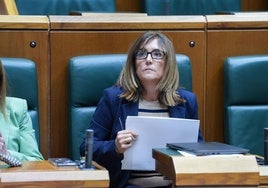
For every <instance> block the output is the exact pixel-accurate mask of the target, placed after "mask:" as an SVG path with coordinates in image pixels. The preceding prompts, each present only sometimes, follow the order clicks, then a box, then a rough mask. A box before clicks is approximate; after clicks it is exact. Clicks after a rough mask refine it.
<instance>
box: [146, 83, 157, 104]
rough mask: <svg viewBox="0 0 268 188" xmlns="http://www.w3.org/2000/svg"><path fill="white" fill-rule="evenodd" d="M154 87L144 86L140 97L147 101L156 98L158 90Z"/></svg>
mask: <svg viewBox="0 0 268 188" xmlns="http://www.w3.org/2000/svg"><path fill="white" fill-rule="evenodd" d="M155 88H156V87H155V86H151V87H147V88H144V91H143V92H142V98H143V99H145V100H147V101H156V100H158V95H159V91H158V90H156V89H155Z"/></svg>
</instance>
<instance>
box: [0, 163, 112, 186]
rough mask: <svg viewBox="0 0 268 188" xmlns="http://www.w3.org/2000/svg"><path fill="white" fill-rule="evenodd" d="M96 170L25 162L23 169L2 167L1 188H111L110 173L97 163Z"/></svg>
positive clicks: (0, 175)
mask: <svg viewBox="0 0 268 188" xmlns="http://www.w3.org/2000/svg"><path fill="white" fill-rule="evenodd" d="M93 164H94V166H95V169H92V170H91V169H90V170H80V169H79V168H77V167H56V166H53V165H52V164H50V163H49V162H48V161H35V162H24V163H23V165H22V167H13V168H6V165H3V164H2V165H0V169H1V173H0V177H1V182H0V187H3V188H4V187H46V188H47V187H49V188H50V187H51V188H61V187H62V188H66V187H68V188H75V187H94V188H101V187H109V174H108V171H107V170H105V169H104V168H103V167H101V166H99V165H98V164H96V163H93Z"/></svg>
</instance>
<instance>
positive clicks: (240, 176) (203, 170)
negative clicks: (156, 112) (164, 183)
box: [153, 148, 268, 187]
mask: <svg viewBox="0 0 268 188" xmlns="http://www.w3.org/2000/svg"><path fill="white" fill-rule="evenodd" d="M153 158H155V160H156V171H158V172H160V173H161V174H163V175H164V176H166V177H167V178H168V179H171V180H172V181H173V184H174V186H175V187H187V186H190V187H200V186H201V187H258V186H259V185H260V184H262V185H268V169H267V168H265V167H262V168H263V169H262V173H259V171H260V169H259V166H258V165H257V162H256V160H255V157H254V156H252V155H248V156H238V155H236V156H234V155H232V156H231V155H230V156H217V157H215V156H214V157H213V156H201V157H183V156H181V155H180V153H179V152H177V151H176V150H171V149H168V148H160V149H153ZM260 175H261V176H260Z"/></svg>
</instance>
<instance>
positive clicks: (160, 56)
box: [151, 50, 165, 59]
mask: <svg viewBox="0 0 268 188" xmlns="http://www.w3.org/2000/svg"><path fill="white" fill-rule="evenodd" d="M151 54H152V58H153V59H163V58H164V55H165V54H164V52H163V51H161V50H153V51H152V52H151Z"/></svg>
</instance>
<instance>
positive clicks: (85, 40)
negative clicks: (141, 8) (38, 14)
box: [50, 16, 205, 157]
mask: <svg viewBox="0 0 268 188" xmlns="http://www.w3.org/2000/svg"><path fill="white" fill-rule="evenodd" d="M74 17H75V18H74ZM74 17H72V18H69V17H51V32H50V44H51V157H57V156H67V155H68V145H67V144H66V143H68V121H67V120H68V114H67V64H68V61H69V59H70V58H71V57H73V56H79V55H89V54H105V53H127V52H128V49H129V47H130V44H131V43H132V42H133V41H134V40H135V39H136V38H137V37H138V36H140V34H141V33H143V32H144V31H146V30H150V29H152V30H160V31H163V32H164V33H165V34H167V35H168V36H169V37H170V38H171V40H172V41H173V43H174V47H175V50H176V52H177V53H183V54H185V55H188V56H189V57H190V59H191V61H192V69H193V91H194V92H195V93H196V94H197V97H198V102H199V114H200V115H199V117H200V119H201V122H202V121H204V103H205V102H204V84H205V83H204V81H205V70H204V69H205V32H204V22H203V23H202V22H201V20H202V19H203V17H201V18H200V17H193V20H191V17H187V19H186V20H183V18H186V17H182V18H177V17H171V19H170V20H169V19H167V18H165V20H166V23H165V24H163V22H164V19H161V20H160V21H159V22H158V21H157V19H152V18H150V19H148V20H147V21H145V22H143V21H142V19H140V18H133V17H132V18H131V19H130V20H128V21H127V19H124V20H123V22H120V23H118V22H116V20H113V19H114V18H109V19H107V17H106V20H100V19H96V18H95V20H94V18H91V17H87V16H74ZM85 17H87V18H85ZM78 18H81V20H80V21H79V19H78ZM145 18H146V19H147V17H145ZM103 19H104V18H103ZM115 19H117V18H115ZM197 20H199V21H197ZM195 21H197V22H195ZM203 21H204V20H203ZM151 22H152V24H150V23H151ZM191 41H194V42H195V46H194V47H190V46H189V43H190V42H191ZM201 124H202V126H203V123H201ZM59 135H61V136H60V137H59Z"/></svg>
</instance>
